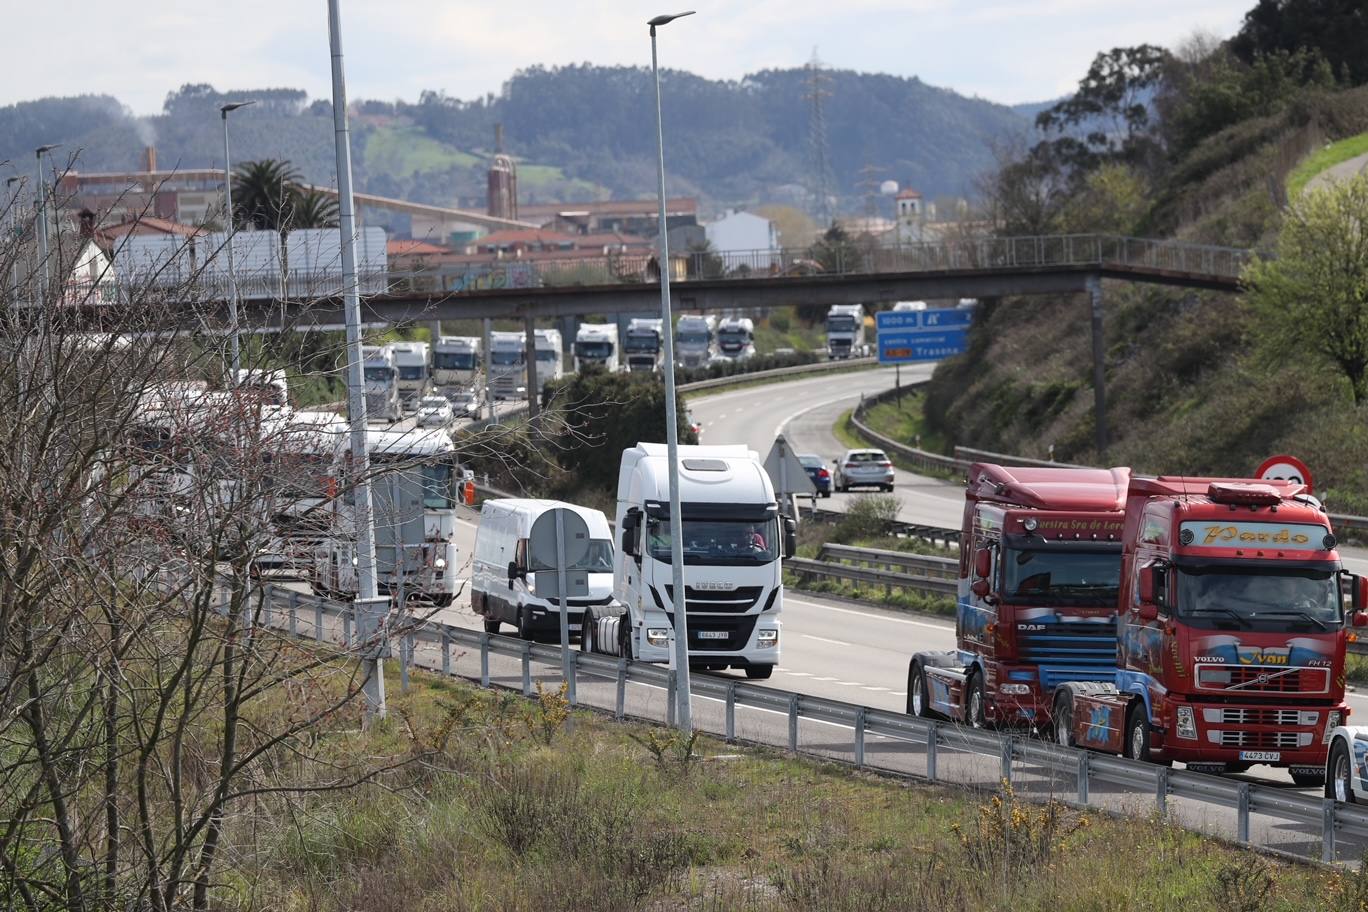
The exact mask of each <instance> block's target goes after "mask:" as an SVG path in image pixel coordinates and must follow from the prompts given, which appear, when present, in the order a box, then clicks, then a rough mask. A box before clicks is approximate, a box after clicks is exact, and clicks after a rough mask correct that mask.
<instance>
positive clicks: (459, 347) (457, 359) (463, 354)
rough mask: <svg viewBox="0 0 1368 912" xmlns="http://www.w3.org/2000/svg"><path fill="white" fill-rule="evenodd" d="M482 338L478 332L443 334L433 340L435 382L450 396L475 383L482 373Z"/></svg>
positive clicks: (440, 393) (440, 394)
mask: <svg viewBox="0 0 1368 912" xmlns="http://www.w3.org/2000/svg"><path fill="white" fill-rule="evenodd" d="M480 367H481V365H480V340H479V338H478V337H476V336H442V337H440V338H439V339H438V340H437V341H436V342H434V343H432V386H433V389H434V391H435V392H436V393H437V394H438V395H439V396H446V397H447V398H448V399H450V398H451V397H452V395H453V394H457V393H463V392H464V391H466V390H468V389H470V388H471V387H472V386H475V385H476V382H477V381H478V379H479V376H480Z"/></svg>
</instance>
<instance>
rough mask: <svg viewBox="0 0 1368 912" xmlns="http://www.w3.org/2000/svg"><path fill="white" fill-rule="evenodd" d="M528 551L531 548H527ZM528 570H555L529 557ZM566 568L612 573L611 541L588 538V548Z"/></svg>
mask: <svg viewBox="0 0 1368 912" xmlns="http://www.w3.org/2000/svg"><path fill="white" fill-rule="evenodd" d="M528 550H529V551H531V550H532V549H531V548H529V549H528ZM530 560H531V566H530V567H529V568H528V569H529V570H533V571H536V570H555V569H556V568H555V567H551V566H544V565H543V564H542V562H541V561H539V560H537V559H536V558H535V557H531V558H530ZM565 569H567V570H587V571H589V572H590V573H612V572H613V543H612V542H610V541H609V540H608V539H606V538H591V539H589V550H588V551H586V552H585V554H584V557H583V558H581V559H580V561H579V562H578V563H574V564H570V565H569V566H568V567H566V568H565Z"/></svg>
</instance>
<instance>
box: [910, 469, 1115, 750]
mask: <svg viewBox="0 0 1368 912" xmlns="http://www.w3.org/2000/svg"><path fill="white" fill-rule="evenodd" d="M1129 482H1130V470H1129V469H1077V468H1056V467H1049V468H1018V467H1003V466H998V465H990V464H985V463H977V464H975V465H973V466H971V467H970V469H969V481H968V486H967V487H966V489H965V495H964V522H963V525H962V527H961V543H960V580H959V595H958V610H957V612H956V623H955V636H956V641H957V642H956V646H957V647H958V648H957V649H956V650H954V651H953V652H920V653H917V654H916V655H914V656H913V657H912V659H911V662H910V663H909V667H908V673H907V677H908V680H907V694H908V697H907V712H908V713H909V714H914V715H919V716H927V717H940V718H949V719H953V720H956V721H963V722H967V723H969V724H971V725H974V726H976V727H978V726H983V725H985V724H988V723H996V724H1001V725H1024V726H1027V727H1031V728H1036V729H1039V730H1048V728H1049V724H1050V710H1051V708H1052V706H1053V700H1054V695H1055V692H1056V690H1057V689H1058V688H1059V687H1060V686H1061V685H1064V684H1067V683H1070V682H1094V683H1096V684H1099V685H1100V684H1102V683H1106V684H1112V683H1113V682H1114V681H1115V675H1116V656H1117V641H1116V604H1117V599H1118V597H1119V594H1120V591H1121V537H1122V534H1123V532H1124V522H1123V517H1124V513H1123V510H1124V507H1125V504H1126V490H1127V486H1128V484H1129Z"/></svg>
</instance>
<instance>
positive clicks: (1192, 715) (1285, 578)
mask: <svg viewBox="0 0 1368 912" xmlns="http://www.w3.org/2000/svg"><path fill="white" fill-rule="evenodd" d="M1335 547H1336V542H1335V536H1334V535H1333V534H1332V532H1331V529H1330V523H1329V520H1328V519H1327V517H1326V514H1325V512H1324V510H1323V509H1322V508H1321V506H1320V504H1319V503H1318V502H1317V501H1316V500H1315V499H1314V498H1313V497H1311V496H1310V491H1309V488H1308V487H1307V486H1306V485H1305V484H1302V483H1300V482H1298V481H1285V480H1241V479H1213V478H1180V477H1159V478H1135V479H1133V480H1132V481H1131V483H1130V490H1129V495H1128V498H1127V503H1126V521H1125V535H1124V551H1123V563H1122V579H1121V584H1122V597H1121V599H1120V601H1119V604H1118V606H1117V611H1118V624H1119V628H1120V636H1119V642H1118V648H1117V669H1116V677H1115V683H1114V686H1105V685H1101V686H1099V685H1092V686H1082V685H1077V684H1065V685H1063V686H1061V687H1060V688H1059V689H1058V690H1057V692H1056V694H1055V707H1054V710H1053V716H1054V718H1055V720H1056V723H1057V724H1056V727H1055V731H1056V736H1057V738H1058V740H1059V741H1060V742H1061V743H1064V744H1076V745H1078V746H1081V747H1089V748H1094V749H1097V750H1103V751H1107V752H1110V753H1117V754H1125V755H1126V756H1128V757H1131V758H1133V759H1145V760H1154V761H1158V762H1170V761H1175V760H1177V761H1182V762H1184V763H1186V764H1187V765H1188V768H1189V769H1197V770H1201V771H1206V772H1239V771H1243V770H1245V769H1248V768H1249V767H1250V766H1251V765H1254V764H1269V765H1272V766H1278V767H1288V768H1289V771H1290V772H1291V774H1292V778H1293V780H1294V781H1296V782H1297V784H1299V785H1303V786H1307V785H1315V784H1319V783H1320V782H1321V781H1323V779H1324V764H1325V756H1326V744H1327V742H1328V740H1329V736H1330V733H1331V731H1332V730H1333V729H1334V728H1335V726H1337V725H1339V724H1341V722H1342V721H1343V720H1344V719H1345V718H1346V717H1347V715H1348V708H1347V707H1346V706H1345V703H1344V654H1345V642H1346V629H1345V616H1344V607H1343V602H1342V598H1341V596H1340V591H1341V575H1342V570H1341V566H1340V561H1339V555H1338V554H1337V552H1336V550H1335Z"/></svg>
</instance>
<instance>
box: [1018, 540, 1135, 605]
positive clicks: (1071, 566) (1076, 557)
mask: <svg viewBox="0 0 1368 912" xmlns="http://www.w3.org/2000/svg"><path fill="white" fill-rule="evenodd" d="M1005 565H1006V574H1005V578H1004V580H1003V597H1004V598H1005V599H1007V600H1008V601H1010V602H1015V603H1018V604H1026V605H1035V604H1044V603H1052V604H1062V605H1080V606H1087V607H1093V606H1097V607H1107V608H1111V607H1115V605H1116V600H1117V598H1118V597H1119V596H1120V594H1121V555H1120V553H1119V552H1116V551H1110V552H1108V551H1102V552H1099V551H1054V550H1050V551H1043V550H1041V551H1034V550H1029V549H1026V550H1020V551H1017V550H1008V551H1007V553H1006V560H1005Z"/></svg>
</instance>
